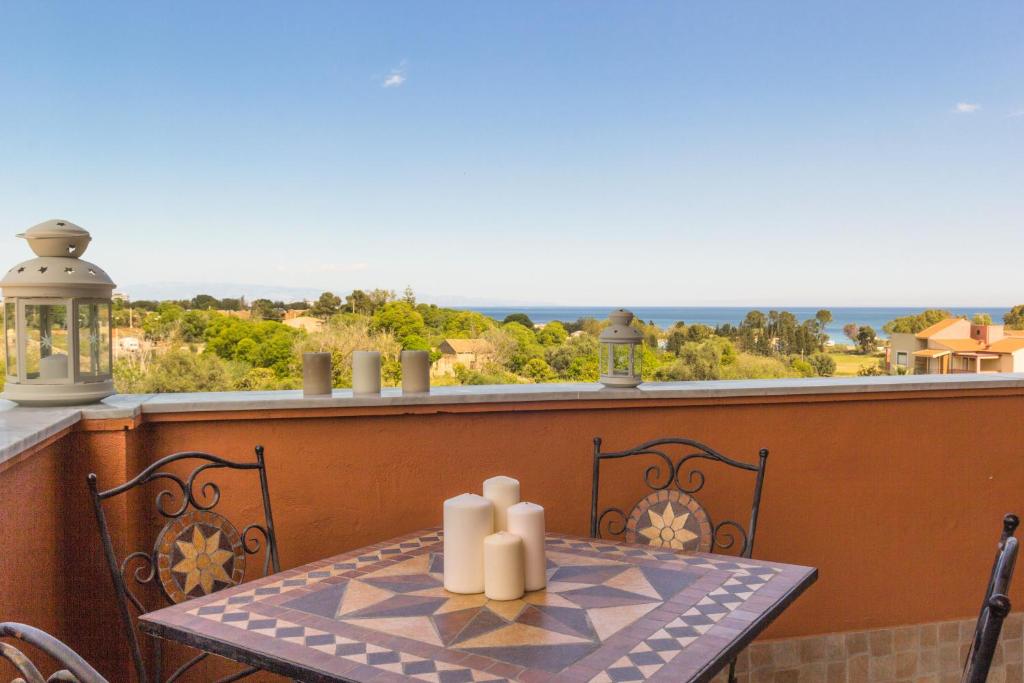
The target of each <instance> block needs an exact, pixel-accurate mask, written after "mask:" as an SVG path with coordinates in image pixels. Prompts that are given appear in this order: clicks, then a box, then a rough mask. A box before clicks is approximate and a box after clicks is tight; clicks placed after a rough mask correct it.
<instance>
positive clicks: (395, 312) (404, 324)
mask: <svg viewBox="0 0 1024 683" xmlns="http://www.w3.org/2000/svg"><path fill="white" fill-rule="evenodd" d="M373 329H374V330H377V331H386V332H390V333H391V334H393V335H395V338H396V339H398V341H399V343H400V344H401V345H402V348H405V349H407V348H410V347H409V346H406V344H407V343H412V342H416V343H417V344H419V343H420V342H419V340H420V339H423V338H424V336H425V335H426V326H425V325H424V324H423V316H422V315H420V314H419V311H417V310H416V309H415V308H413V307H412V306H411V305H410V304H408V303H407V302H405V301H392V302H390V303H386V304H384V305H383V306H381V307H380V308H378V309H377V310H376V311H375V312H374V314H373ZM428 346H429V345H428Z"/></svg>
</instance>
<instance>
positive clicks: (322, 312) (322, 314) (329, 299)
mask: <svg viewBox="0 0 1024 683" xmlns="http://www.w3.org/2000/svg"><path fill="white" fill-rule="evenodd" d="M340 307H341V297H339V296H336V295H335V294H333V293H332V292H324V293H323V294H321V295H320V298H319V299H317V300H316V303H315V304H313V307H312V308H310V309H309V314H310V315H311V316H313V317H314V318H320V319H321V320H327V319H328V318H330V317H331V316H332V315H334V314H335V313H337V312H338V309H339V308H340Z"/></svg>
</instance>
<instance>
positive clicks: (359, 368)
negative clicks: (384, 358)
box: [352, 351, 380, 396]
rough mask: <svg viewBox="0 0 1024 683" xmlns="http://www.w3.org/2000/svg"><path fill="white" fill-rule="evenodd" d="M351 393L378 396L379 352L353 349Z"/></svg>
mask: <svg viewBox="0 0 1024 683" xmlns="http://www.w3.org/2000/svg"><path fill="white" fill-rule="evenodd" d="M352 395H353V396H380V353H379V352H377V351H355V352H353V354H352Z"/></svg>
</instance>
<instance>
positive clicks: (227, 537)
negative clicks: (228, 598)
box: [154, 510, 245, 603]
mask: <svg viewBox="0 0 1024 683" xmlns="http://www.w3.org/2000/svg"><path fill="white" fill-rule="evenodd" d="M154 555H155V558H156V567H157V574H158V576H159V578H160V587H161V588H162V589H163V591H164V594H165V595H166V596H167V598H168V599H169V600H170V601H171V602H174V603H178V602H184V601H185V600H188V599H190V598H195V597H198V596H200V595H208V594H210V593H213V592H214V591H217V590H220V589H221V588H224V587H225V586H235V585H237V584H239V583H241V581H242V577H243V576H245V550H244V548H243V547H242V540H241V538H240V537H239V535H238V530H237V529H235V527H234V526H233V525H232V524H231V522H229V521H228V520H227V519H225V518H224V517H222V516H221V515H218V514H217V513H216V512H209V511H206V510H190V511H189V512H186V513H185V514H183V515H182V516H181V517H178V518H177V519H172V520H171V521H170V522H168V523H167V525H166V526H165V527H164V528H163V529H162V530H161V531H160V535H159V536H157V539H156V549H155V550H154Z"/></svg>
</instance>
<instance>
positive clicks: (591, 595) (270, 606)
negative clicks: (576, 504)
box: [142, 530, 813, 683]
mask: <svg viewBox="0 0 1024 683" xmlns="http://www.w3.org/2000/svg"><path fill="white" fill-rule="evenodd" d="M441 549H442V538H441V533H440V531H438V530H431V531H428V532H421V533H419V534H415V535H411V536H408V537H404V538H401V539H397V540H396V541H393V542H390V543H386V544H379V545H376V546H372V547H370V548H368V549H364V550H361V551H358V552H355V553H348V554H346V555H342V556H339V557H337V558H332V559H330V560H325V561H322V562H317V563H313V564H311V565H307V566H306V567H302V568H299V569H296V570H291V571H288V572H284V573H282V574H278V575H275V576H271V577H267V578H266V579H261V580H257V581H254V582H252V583H249V584H244V585H241V586H236V587H234V588H229V589H226V590H223V591H220V592H218V593H216V594H213V595H208V596H205V597H203V598H199V599H197V600H193V601H190V602H188V603H186V604H184V605H180V606H176V607H170V608H167V609H164V610H160V611H158V612H153V613H151V614H150V615H148V616H146V617H143V622H142V623H143V627H144V628H145V629H146V630H150V631H151V632H154V633H157V634H160V635H163V636H165V637H170V638H175V639H178V640H183V641H185V642H187V643H190V644H192V645H194V646H198V647H200V648H202V647H203V644H204V642H207V643H210V642H211V641H216V642H217V643H219V644H223V643H229V644H231V646H232V647H233V648H236V649H237V650H244V651H245V652H246V653H247V655H248V656H249V657H252V656H256V657H257V661H260V660H259V656H260V655H264V656H266V657H267V663H266V664H264V667H265V668H267V669H269V670H272V671H278V672H279V673H283V674H286V675H292V676H294V677H297V678H301V674H302V673H307V674H312V673H316V674H320V675H321V676H322V675H323V674H325V673H326V674H329V675H335V676H337V677H338V678H339V679H341V678H344V680H356V681H363V680H370V679H373V678H375V677H378V676H391V677H392V678H393V679H394V680H416V681H434V682H437V683H457V682H461V681H492V682H497V681H512V680H537V681H540V680H548V679H551V678H552V677H554V678H556V679H557V678H560V677H565V678H571V679H572V680H577V681H587V680H590V681H602V682H604V681H639V680H647V679H650V678H654V679H656V680H657V679H664V680H671V681H677V680H688V678H689V674H687V673H685V672H686V671H688V670H689V667H692V666H697V667H698V668H699V667H701V666H708V664H709V662H711V663H713V664H715V665H717V658H719V656H720V655H721V652H720V650H721V649H722V646H721V645H720V644H716V645H715V646H714V647H710V646H709V645H710V643H712V642H716V643H721V642H722V635H723V634H726V633H727V634H728V636H727V639H726V642H728V639H735V638H736V635H735V634H736V633H737V632H740V631H750V638H752V637H753V635H754V634H755V633H754V632H755V631H757V630H759V628H753V629H752V628H750V627H752V626H757V627H763V625H764V624H766V623H767V622H768V621H769V620H770V618H766V616H765V615H766V613H767V612H768V611H769V609H770V608H772V606H773V605H777V604H778V603H779V602H780V600H782V599H783V598H785V597H786V596H787V595H788V594H790V593H792V594H793V595H794V596H795V594H796V593H799V592H800V590H802V589H803V587H805V586H806V585H808V584H809V583H810V582H811V581H812V580H813V570H807V569H805V568H799V567H789V566H788V565H777V564H770V563H763V562H760V561H756V560H741V559H734V558H727V557H723V556H714V555H683V554H679V553H676V552H672V551H669V550H664V549H660V548H656V547H651V546H635V545H626V544H621V543H613V542H607V541H595V540H586V539H578V538H572V537H565V536H559V535H554V534H551V535H549V537H548V539H547V548H546V550H547V558H548V568H547V575H548V585H547V587H546V589H544V590H541V591H535V592H530V593H527V594H526V595H524V596H523V598H522V599H520V600H510V601H493V600H488V599H487V598H486V597H485V596H483V595H457V594H453V593H449V592H447V591H445V590H444V587H443V566H442V565H443V557H442V554H441ZM798 575H799V576H798ZM761 596H763V597H761ZM762 621H763V622H764V623H760V622H762ZM716 633H718V635H717V636H716ZM705 636H708V637H711V638H712V639H713V640H708V639H707V638H705ZM204 639H208V640H206V641H204ZM220 653H221V654H227V655H228V656H230V654H231V652H230V651H229V652H226V653H225V652H223V651H221V652H220ZM687 654H688V656H687ZM722 661H727V660H724V659H723V660H722ZM282 662H284V663H282ZM383 672H387V674H384V673H383ZM382 680H383V679H382ZM388 680H391V679H390V678H389V679H388Z"/></svg>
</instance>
